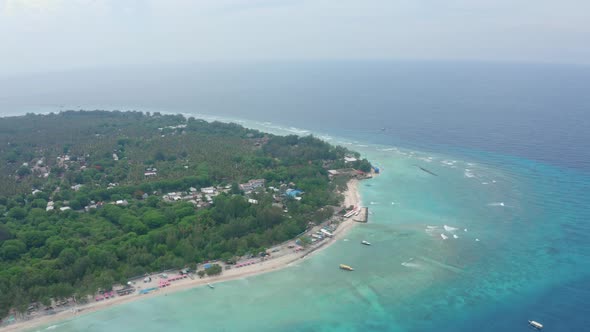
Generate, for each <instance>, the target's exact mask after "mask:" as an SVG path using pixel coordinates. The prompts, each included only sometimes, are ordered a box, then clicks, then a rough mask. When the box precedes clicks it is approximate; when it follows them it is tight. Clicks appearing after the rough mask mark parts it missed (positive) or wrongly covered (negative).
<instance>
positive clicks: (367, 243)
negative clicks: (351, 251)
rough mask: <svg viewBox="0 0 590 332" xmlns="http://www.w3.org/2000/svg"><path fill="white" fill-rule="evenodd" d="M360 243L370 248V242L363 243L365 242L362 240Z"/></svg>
mask: <svg viewBox="0 0 590 332" xmlns="http://www.w3.org/2000/svg"><path fill="white" fill-rule="evenodd" d="M361 243H362V244H364V245H366V246H370V245H371V242H368V241H365V240H362V241H361Z"/></svg>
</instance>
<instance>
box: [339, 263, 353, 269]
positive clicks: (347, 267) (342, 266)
mask: <svg viewBox="0 0 590 332" xmlns="http://www.w3.org/2000/svg"><path fill="white" fill-rule="evenodd" d="M340 269H341V270H346V271H354V269H353V268H352V267H351V266H348V265H345V264H340Z"/></svg>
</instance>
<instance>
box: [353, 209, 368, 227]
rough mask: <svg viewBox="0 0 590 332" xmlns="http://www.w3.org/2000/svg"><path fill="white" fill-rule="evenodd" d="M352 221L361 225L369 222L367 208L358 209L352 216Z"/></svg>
mask: <svg viewBox="0 0 590 332" xmlns="http://www.w3.org/2000/svg"><path fill="white" fill-rule="evenodd" d="M352 220H354V221H356V222H362V223H366V222H367V221H369V208H368V207H366V206H364V207H361V208H359V210H358V211H357V213H355V214H354V218H353V219H352Z"/></svg>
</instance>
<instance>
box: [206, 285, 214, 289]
mask: <svg viewBox="0 0 590 332" xmlns="http://www.w3.org/2000/svg"><path fill="white" fill-rule="evenodd" d="M207 286H209V288H211V289H213V288H215V286H213V285H211V284H207Z"/></svg>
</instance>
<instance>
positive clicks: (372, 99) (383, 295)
mask: <svg viewBox="0 0 590 332" xmlns="http://www.w3.org/2000/svg"><path fill="white" fill-rule="evenodd" d="M69 108H72V109H78V108H106V109H122V110H123V109H136V110H145V111H162V112H178V113H185V114H191V115H195V116H197V115H206V116H207V118H211V117H216V118H219V119H222V120H235V121H241V123H243V124H244V125H246V126H251V127H256V128H259V129H262V130H267V131H273V132H279V133H298V134H307V133H314V134H316V135H318V136H320V137H322V138H324V139H327V140H329V141H330V142H332V143H336V144H344V145H346V146H348V147H350V148H353V149H356V150H359V151H361V152H362V153H363V154H364V155H366V156H367V157H369V158H370V159H371V161H373V162H374V164H376V165H377V166H380V168H381V169H382V175H381V176H379V177H378V178H376V179H373V180H370V181H368V182H366V183H363V185H362V188H361V195H362V200H363V203H364V204H365V205H367V206H369V207H370V210H371V212H372V214H371V216H370V220H369V221H370V222H369V223H368V224H367V225H360V226H359V227H357V228H355V229H354V230H353V231H352V232H351V233H350V234H349V236H348V240H349V241H342V242H339V243H336V244H334V245H333V246H331V247H330V248H328V249H327V250H324V251H322V252H320V253H318V254H317V255H315V256H313V257H311V258H310V259H308V260H305V261H303V262H301V263H299V264H296V265H295V266H292V267H289V268H287V269H285V270H282V271H279V272H274V273H270V274H266V275H263V276H258V277H252V278H247V279H243V280H237V281H232V282H227V283H224V284H221V285H219V286H218V287H216V289H215V292H211V291H210V290H209V289H207V288H204V289H203V288H199V289H193V290H190V291H187V292H181V293H178V294H174V295H173V296H167V297H155V298H151V299H147V300H145V301H139V302H134V303H132V304H128V305H122V306H119V307H116V308H115V309H112V310H111V309H109V310H106V311H101V312H97V313H93V314H90V315H86V316H81V317H78V318H76V319H74V320H71V321H68V322H63V323H60V324H57V325H56V326H55V327H54V328H55V330H56V331H77V330H90V331H101V330H107V329H108V330H110V331H132V330H142V331H159V330H161V329H162V328H168V329H169V330H171V331H176V330H179V331H180V330H181V329H182V330H186V329H189V330H190V329H192V330H198V331H200V330H209V331H213V330H226V331H230V330H231V331H235V330H247V331H250V330H257V331H276V330H285V331H373V330H374V331H386V330H387V331H432V330H435V329H436V330H437V331H502V330H504V331H527V330H529V327H528V326H527V324H526V322H527V320H528V319H535V320H537V321H540V322H542V323H543V324H544V325H545V330H546V331H586V330H590V327H589V326H590V257H589V256H590V212H589V206H590V199H589V193H590V143H589V142H590V67H583V66H567V65H531V64H489V63H451V62H446V63H436V62H307V63H284V62H283V63H253V64H239V65H238V64H232V65H229V64H209V65H206V66H205V65H198V66H197V65H196V66H188V67H162V68H157V69H153V68H152V69H145V68H132V69H129V68H126V69H118V70H114V69H111V70H100V71H85V72H70V73H62V74H57V73H55V74H47V75H43V76H35V77H27V78H18V79H17V78H15V79H11V80H4V81H2V80H0V114H2V115H10V114H20V113H24V112H28V111H31V112H47V111H59V110H61V109H69ZM418 167H424V168H427V169H429V170H431V171H434V172H435V173H436V174H437V175H438V176H432V175H430V174H427V173H425V172H422V171H420V169H419V168H418ZM443 235H444V236H443ZM361 239H370V241H371V242H372V243H373V244H374V245H373V246H371V248H370V250H371V251H367V250H364V251H363V250H361V249H367V248H359V246H358V242H360V240H361ZM339 263H350V264H351V265H353V266H355V267H356V271H355V273H354V274H345V275H343V274H342V273H337V272H339V271H337V269H335V268H334V267H335V266H337V264H339ZM357 272H358V273H357Z"/></svg>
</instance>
